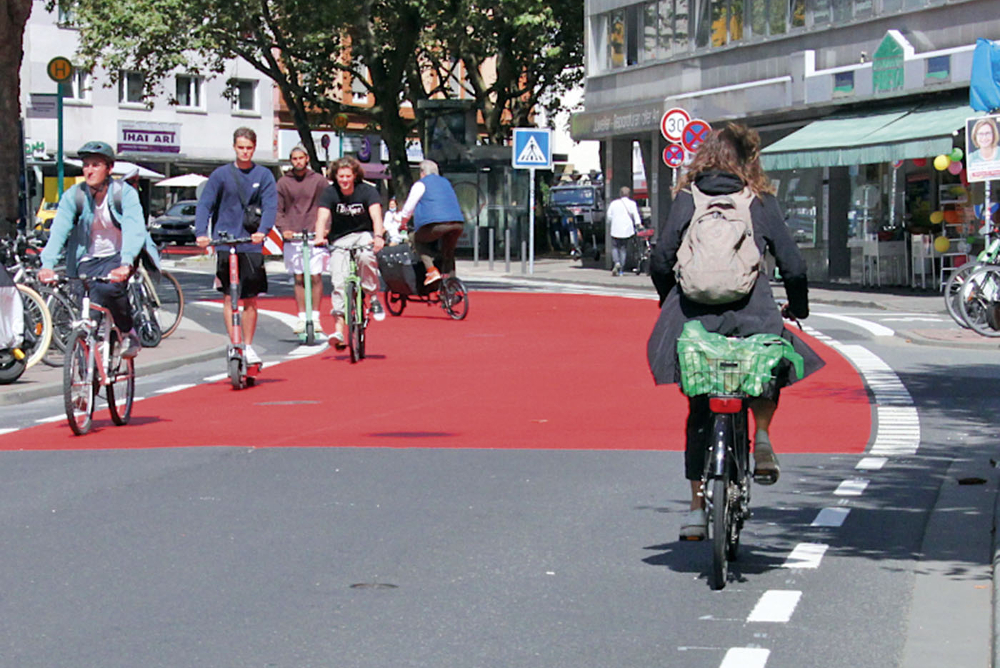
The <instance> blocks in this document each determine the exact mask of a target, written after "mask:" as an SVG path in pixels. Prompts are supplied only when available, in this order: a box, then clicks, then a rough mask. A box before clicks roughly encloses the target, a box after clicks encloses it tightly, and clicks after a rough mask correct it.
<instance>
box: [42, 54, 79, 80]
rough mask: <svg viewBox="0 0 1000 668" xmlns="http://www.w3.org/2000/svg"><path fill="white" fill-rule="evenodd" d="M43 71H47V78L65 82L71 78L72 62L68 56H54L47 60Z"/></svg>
mask: <svg viewBox="0 0 1000 668" xmlns="http://www.w3.org/2000/svg"><path fill="white" fill-rule="evenodd" d="M45 71H46V72H48V73H49V78H50V79H52V80H53V81H55V82H56V83H66V82H68V81H69V80H70V79H72V78H73V63H71V62H69V58H64V57H63V56H56V57H55V58H53V59H52V60H50V61H49V64H48V66H47V67H46V68H45Z"/></svg>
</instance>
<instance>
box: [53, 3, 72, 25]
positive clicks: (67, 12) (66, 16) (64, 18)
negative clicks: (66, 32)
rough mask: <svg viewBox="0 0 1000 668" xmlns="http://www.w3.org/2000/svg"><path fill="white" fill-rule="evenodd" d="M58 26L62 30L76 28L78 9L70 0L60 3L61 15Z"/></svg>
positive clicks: (59, 15) (57, 19)
mask: <svg viewBox="0 0 1000 668" xmlns="http://www.w3.org/2000/svg"><path fill="white" fill-rule="evenodd" d="M56 24H57V25H58V26H59V27H60V28H72V27H75V26H76V8H75V7H73V3H72V2H70V0H63V2H60V3H59V14H58V17H57V18H56Z"/></svg>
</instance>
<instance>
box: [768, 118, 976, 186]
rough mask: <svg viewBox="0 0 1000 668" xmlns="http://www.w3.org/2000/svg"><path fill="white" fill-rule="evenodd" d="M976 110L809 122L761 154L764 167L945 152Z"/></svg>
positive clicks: (881, 159) (856, 162) (871, 160)
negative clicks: (957, 132) (954, 136)
mask: <svg viewBox="0 0 1000 668" xmlns="http://www.w3.org/2000/svg"><path fill="white" fill-rule="evenodd" d="M979 115H980V114H979V112H975V111H973V110H972V109H971V108H970V107H968V106H964V105H960V106H955V105H954V103H952V104H951V105H922V106H918V107H915V108H914V107H905V108H897V109H893V110H890V111H883V112H879V113H875V114H859V113H852V114H836V115H834V116H830V117H829V118H824V119H822V120H819V121H813V122H812V123H810V124H809V125H807V126H805V127H804V128H801V129H799V130H796V131H795V132H793V133H792V134H790V135H788V136H787V137H785V138H784V139H781V140H779V141H777V142H775V143H773V144H771V145H770V146H768V147H767V148H765V149H763V150H762V151H761V163H762V164H763V165H764V169H767V170H779V169H803V168H807V167H846V166H850V165H867V164H871V163H878V162H895V161H896V160H908V159H913V158H928V157H933V156H934V155H937V154H940V153H950V152H951V149H952V134H953V133H954V132H955V130H958V129H959V128H961V127H963V126H964V125H965V119H967V118H970V117H972V116H979Z"/></svg>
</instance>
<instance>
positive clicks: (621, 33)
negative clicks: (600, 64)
mask: <svg viewBox="0 0 1000 668" xmlns="http://www.w3.org/2000/svg"><path fill="white" fill-rule="evenodd" d="M618 67H625V12H622V11H617V12H612V13H611V18H610V20H609V21H608V69H616V68H618Z"/></svg>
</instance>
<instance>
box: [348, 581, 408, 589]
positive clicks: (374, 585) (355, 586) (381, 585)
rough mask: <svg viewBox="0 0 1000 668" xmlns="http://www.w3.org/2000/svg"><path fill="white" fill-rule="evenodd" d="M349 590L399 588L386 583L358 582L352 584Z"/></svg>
mask: <svg viewBox="0 0 1000 668" xmlns="http://www.w3.org/2000/svg"><path fill="white" fill-rule="evenodd" d="M351 589H399V587H398V586H397V585H394V584H389V583H388V582H358V583H357V584H352V585H351Z"/></svg>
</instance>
